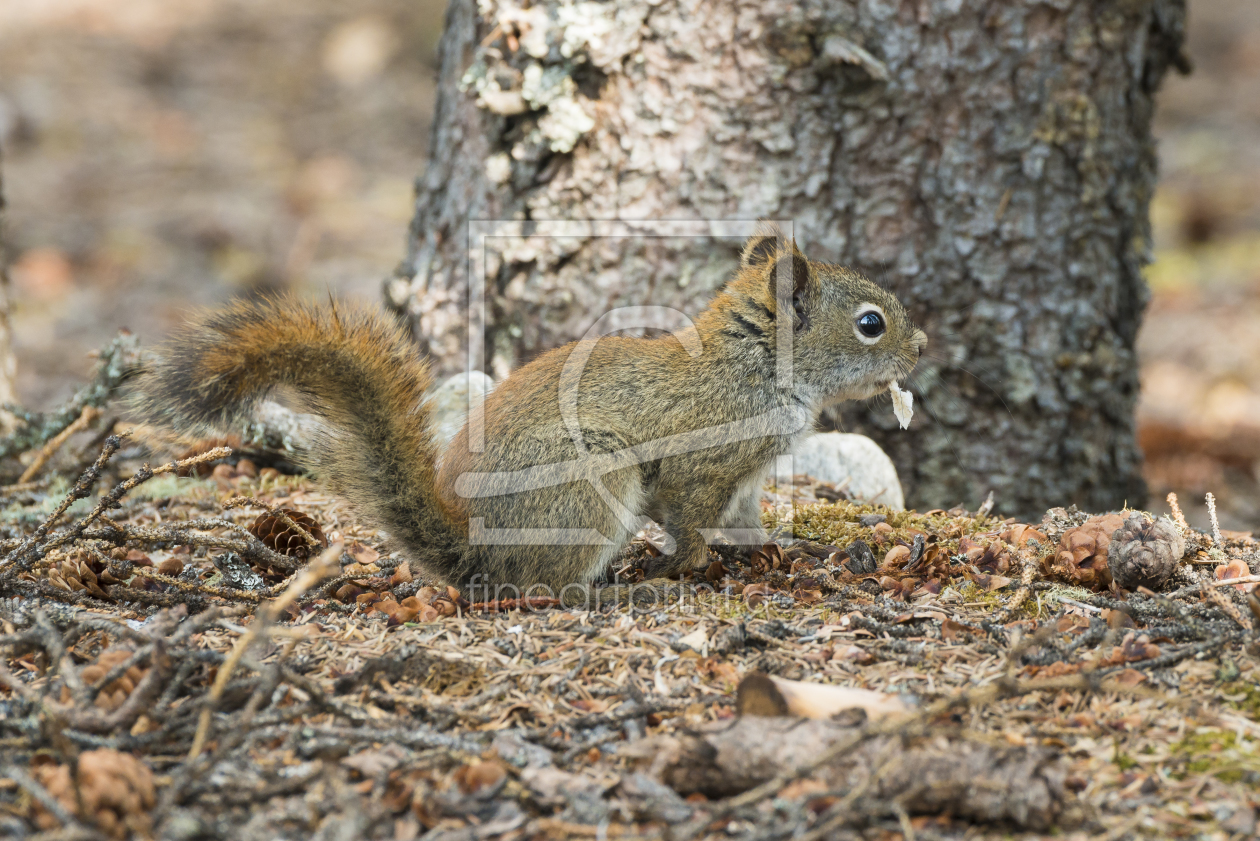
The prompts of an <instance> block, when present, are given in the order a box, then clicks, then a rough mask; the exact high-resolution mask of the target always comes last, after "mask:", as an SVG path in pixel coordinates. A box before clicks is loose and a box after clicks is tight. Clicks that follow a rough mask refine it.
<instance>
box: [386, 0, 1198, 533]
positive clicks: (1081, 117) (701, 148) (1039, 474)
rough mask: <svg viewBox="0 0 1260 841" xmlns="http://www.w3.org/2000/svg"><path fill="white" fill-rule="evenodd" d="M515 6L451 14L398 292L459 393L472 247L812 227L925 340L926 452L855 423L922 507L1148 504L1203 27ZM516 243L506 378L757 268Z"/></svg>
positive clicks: (692, 250) (653, 248) (1034, 0)
mask: <svg viewBox="0 0 1260 841" xmlns="http://www.w3.org/2000/svg"><path fill="white" fill-rule="evenodd" d="M515 2H516V0H480V2H479V3H474V2H473V0H452V2H451V5H450V9H449V12H448V18H447V24H446V32H445V35H444V36H443V40H442V50H441V55H442V59H441V64H442V66H441V81H440V94H439V100H438V109H437V115H436V121H435V127H434V135H433V143H432V146H431V163H430V165H429V168H428V171H427V172H426V173H425V174H424V176H423V177H422V178H421V179H420V180H419V182H418V195H417V202H416V214H415V218H414V221H413V224H412V229H411V239H410V248H409V251H408V255H407V258H406V260H405V261H404V263H403V264H402V265H401V266H400V268H399V271H398V276H397V277H396V278H394V279H393V280H391V281H389V282H388V284H387V290H386V291H387V298H388V299H389V301H390V302H391V304H392V305H393V306H395V307H396V308H398V309H399V311H401V312H405V313H406V314H408V316H409V317H410V319H411V321H412V324H413V326H414V328H415V331H416V333H417V336H418V337H419V338H420V339H421V340H422V342H423V343H424V344H425V345H426V347H427V349H428V350H429V351H430V352H431V353H432V354H434V356H435V357H436V358H437V359H438V360H439V363H440V364H441V365H442V366H444V367H446V368H448V369H455V368H459V367H461V363H462V361H463V351H464V342H465V337H466V332H465V330H466V325H467V323H468V320H467V315H466V309H465V307H466V305H467V290H468V270H467V266H466V264H467V262H468V254H469V251H468V249H469V248H470V247H471V246H476V245H477V243H475V242H474V243H470V242H469V239H468V234H467V230H468V228H467V222H468V220H487V219H490V220H513V219H514V220H525V221H531V220H532V221H537V220H661V219H710V220H714V219H717V220H730V219H743V220H752V219H757V218H769V219H788V220H793V222H794V232H795V236H796V239H797V242H798V243H799V244H800V246H801V248H802V249H803V250H804V251H805V253H806V254H808V255H809V256H810V257H812V258H813V259H817V260H825V261H829V262H837V263H843V264H845V265H849V266H852V267H854V268H857V269H859V270H861V271H863V272H865V273H867V274H868V275H869V276H871V277H873V278H874V279H876V280H877V281H880V282H883V283H886V284H887V285H888V286H889V287H891V288H892V289H893V290H894V291H895V292H896V293H897V294H898V295H899V296H901V298H902V300H903V301H905V302H906V304H907V306H908V307H909V308H910V309H911V311H912V312H913V313H914V314H915V316H916V318H917V319H918V320H919V321H920V323H921V324H922V325H923V326H924V327H925V329H926V330H927V333H928V335H929V336H930V337H931V341H932V346H931V348H930V349H929V354H930V356H929V357H926V358H925V359H924V361H923V363H921V365H920V374H919V375H918V377H917V378H916V380H914V381H913V382H912V385H911V387H912V389H913V390H914V391H915V392H916V393H917V395H918V396H919V402H918V406H920V407H922V409H923V410H924V411H922V412H920V413H919V415H918V416H916V418H915V421H914V423H913V425H912V427H911V429H910V431H909V432H908V433H906V432H902V431H900V430H898V429H897V428H896V421H895V420H894V418H893V415H892V411H891V409H890V408H889V406H888V402H887V400H884V401H882V402H875V403H873V404H871V405H868V406H857V407H849V408H847V409H845V410H844V412H843V417H842V421H843V423H844V426H845V428H846V429H848V430H851V431H861V432H865V433H867V434H869V435H871V436H873V437H874V438H876V439H877V440H878V441H879V442H880V443H881V444H882V445H883V446H884V447H885V449H887V450H888V452H889V454H890V455H892V456H893V458H894V460H895V461H896V463H897V465H898V467H899V469H900V471H901V473H902V479H903V482H905V484H906V486H907V496H908V499H909V501H910V503H911V504H916V505H918V506H921V507H922V506H937V505H951V504H955V503H958V502H964V503H967V504H969V505H971V506H974V505H976V504H977V503H978V502H979V501H980V500H981V499H983V497H984V495H985V493H986V492H987V491H989V490H990V489H992V490H993V491H994V492H995V496H996V500H997V503H998V507H999V510H1002V511H1005V512H1008V513H1020V514H1024V515H1033V514H1036V513H1038V512H1040V511H1042V510H1044V509H1045V508H1046V507H1047V506H1050V505H1066V504H1069V503H1076V504H1078V505H1080V506H1082V507H1087V508H1090V509H1105V508H1114V507H1117V506H1120V505H1121V504H1123V503H1124V502H1125V501H1126V500H1127V501H1128V503H1129V504H1131V505H1134V504H1140V503H1141V502H1142V500H1143V499H1144V497H1145V487H1144V484H1143V482H1142V479H1141V476H1140V473H1139V468H1140V463H1141V456H1140V454H1139V451H1138V449H1137V446H1136V443H1135V436H1134V422H1133V410H1134V404H1135V402H1136V398H1137V387H1138V381H1137V365H1136V359H1135V356H1134V337H1135V334H1136V332H1137V329H1138V324H1139V321H1140V318H1141V313H1142V310H1143V307H1144V306H1145V304H1146V300H1147V290H1146V286H1145V284H1144V282H1143V279H1142V276H1141V271H1140V270H1141V266H1142V264H1143V262H1144V261H1145V260H1146V259H1147V254H1148V249H1149V231H1148V222H1147V206H1148V203H1149V199H1150V195H1151V191H1152V188H1153V185H1154V180H1155V156H1154V148H1153V144H1152V140H1151V136H1150V120H1151V112H1152V108H1153V94H1154V92H1155V89H1156V88H1157V86H1158V84H1159V82H1160V79H1161V78H1162V76H1163V75H1164V72H1165V70H1166V69H1167V67H1168V65H1169V64H1171V63H1178V64H1180V63H1181V62H1182V60H1181V59H1180V58H1179V56H1180V53H1179V50H1180V45H1181V37H1182V24H1183V18H1184V0H1111V2H1098V0H1009V2H1004V3H980V2H969V1H968V0H917V2H916V1H915V0H902V2H890V0H849V2H821V0H813V2H803V3H794V2H787V0H755V2H754V0H734V1H733V2H726V3H701V2H697V0H658V2H644V0H609V2H600V3H595V2H577V3H574V2H571V0H563V2H561V0H535V2H533V3H532V4H530V5H529V7H528V8H521V7H520V6H518V5H514V3H515ZM479 10H481V11H479ZM481 12H484V14H482V13H481ZM526 232H527V231H526ZM503 242H505V243H506V245H505V246H504V247H503V248H501V249H498V250H497V251H492V252H490V253H488V256H487V259H486V262H485V265H484V269H485V272H486V274H485V277H486V283H487V289H489V290H490V292H491V295H492V300H491V304H490V307H489V310H488V312H487V324H486V340H485V346H484V353H485V355H486V359H487V360H488V361H489V367H490V368H491V369H492V373H494V374H495V376H496V377H497V376H501V375H502V374H503V373H504V372H505V371H506V370H508V369H510V368H511V367H514V366H515V365H517V364H518V363H519V362H520V361H522V360H526V359H528V358H530V357H531V356H532V355H534V354H536V353H537V352H538V351H540V350H543V349H546V348H548V347H553V346H555V345H557V344H560V343H563V342H565V341H569V340H571V339H573V338H575V337H579V336H581V335H582V334H583V333H584V332H585V331H586V330H587V329H588V328H589V327H590V326H591V324H593V323H594V322H595V320H596V319H597V318H598V317H599V316H600V315H601V314H603V313H604V312H605V311H607V310H609V309H610V308H612V307H616V306H622V305H626V304H650V305H665V306H673V307H677V308H679V309H682V310H684V311H685V312H695V311H696V310H698V309H699V308H700V307H702V306H703V303H704V301H705V300H706V299H707V298H708V297H709V295H710V294H711V293H712V291H713V290H714V289H715V288H716V287H718V286H719V285H721V283H722V282H723V281H724V280H725V278H726V277H727V276H728V275H729V273H730V272H731V271H732V270H733V269H734V267H735V266H736V243H735V242H734V241H727V240H723V239H721V238H719V237H698V238H696V237H693V238H682V237H673V238H669V237H667V238H656V239H651V238H648V239H644V238H637V239H606V238H599V237H596V236H594V235H590V236H586V235H582V234H581V233H580V232H579V235H577V236H574V237H568V238H563V239H555V238H551V239H546V240H544V241H543V242H541V243H537V242H533V241H530V242H529V243H525V242H524V241H523V240H519V239H508V240H504V241H503ZM478 350H480V348H478ZM477 355H479V354H477V353H475V354H474V357H476V356H477Z"/></svg>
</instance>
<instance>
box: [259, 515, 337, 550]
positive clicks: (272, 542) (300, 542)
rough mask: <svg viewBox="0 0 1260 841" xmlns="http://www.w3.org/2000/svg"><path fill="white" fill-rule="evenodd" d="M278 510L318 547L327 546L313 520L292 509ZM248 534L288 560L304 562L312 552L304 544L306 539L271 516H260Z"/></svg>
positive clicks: (326, 541) (310, 548)
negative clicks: (315, 542)
mask: <svg viewBox="0 0 1260 841" xmlns="http://www.w3.org/2000/svg"><path fill="white" fill-rule="evenodd" d="M280 510H281V511H282V512H284V513H285V514H287V515H288V517H289V519H290V520H292V521H293V522H295V523H297V524H298V525H299V526H301V527H302V528H304V529H306V531H307V533H308V534H310V536H311V537H313V538H315V540H316V541H317V542H318V543H319V545H320V546H322V547H327V546H328V538H327V537H325V536H324V530H323V529H321V528H320V527H319V523H317V522H315V520H314V519H312V518H311V517H309V516H307V515H306V514H303V513H302V512H301V511H295V510H293V509H292V508H281V509H280ZM249 532H250V534H252V535H254V537H257V538H258V539H259V540H261V541H262V542H263V543H264V544H265V545H266V546H267V548H268V549H271V550H272V551H273V552H278V553H279V554H281V555H288V556H289V557H290V558H298V559H299V560H303V561H305V560H306V559H307V558H309V557H310V556H311V554H312V553H313V552H314V549H313V548H312V547H311V545H310V544H309V543H307V542H306V538H304V537H303V536H302V535H301V534H299V533H298V532H297V531H296V530H295V529H293V528H290V527H289V526H288V525H287V524H286V523H285V522H284V520H281V519H280V518H279V517H274V516H272V515H271V514H262V515H260V516H259V517H258V519H257V520H254V524H253V525H252V526H250V527H249Z"/></svg>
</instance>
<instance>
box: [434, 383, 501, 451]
mask: <svg viewBox="0 0 1260 841" xmlns="http://www.w3.org/2000/svg"><path fill="white" fill-rule="evenodd" d="M492 388H494V380H492V379H490V378H489V377H488V376H486V375H485V374H483V373H482V372H481V371H473V372H472V373H471V374H467V373H464V374H456V375H454V376H453V377H451V378H449V379H447V380H446V381H445V382H444V383H442V384H441V385H439V386H438V387H437V388H435V389H433V390H432V391H431V392H429V395H428V396H427V397H426V398H425V400H426V401H427V402H428V403H429V406H430V408H432V410H433V435H434V438H436V439H437V442H438V446H439V447H440V448H442V449H445V448H446V445H447V444H449V443H451V439H452V438H454V437H455V433H457V432H459V428H460V427H461V426H463V425H464V421H465V420H467V419H468V408H469V406H471V405H472V404H473V403H475V402H476V401H479V400H481V399H482V398H483V397H485V396H486V394H487V393H489V391H490V389H492Z"/></svg>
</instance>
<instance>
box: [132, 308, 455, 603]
mask: <svg viewBox="0 0 1260 841" xmlns="http://www.w3.org/2000/svg"><path fill="white" fill-rule="evenodd" d="M432 381H433V380H432V377H431V376H430V374H429V366H428V364H427V362H426V361H424V360H423V359H421V358H420V355H419V353H418V351H417V350H416V347H415V345H414V344H413V343H412V342H411V341H410V340H409V338H408V337H407V335H406V334H405V332H404V331H403V330H402V328H401V327H399V326H398V325H397V324H396V323H394V322H393V321H392V320H391V319H388V318H387V317H386V316H384V315H382V314H380V313H377V312H375V311H372V310H369V309H366V308H359V307H341V306H335V305H328V306H312V305H308V304H304V303H300V302H298V301H296V300H290V299H280V300H264V301H250V302H241V303H236V304H233V305H231V306H229V307H227V308H225V309H221V310H217V311H214V312H212V313H208V314H205V315H202V316H201V317H199V318H197V319H195V320H194V321H193V322H191V323H190V324H189V325H188V326H186V327H185V328H184V329H183V330H181V331H180V332H179V333H178V334H176V335H175V336H174V337H173V338H172V339H171V341H170V342H168V343H167V345H166V346H165V347H164V348H162V349H161V350H160V351H159V358H158V359H157V360H156V361H155V362H153V363H152V364H150V365H149V366H148V367H147V368H146V369H145V371H143V372H142V374H141V376H140V378H139V380H138V382H137V389H136V394H135V396H134V398H133V403H134V405H135V406H136V408H137V409H138V410H139V411H140V413H141V414H142V415H143V417H144V418H145V419H147V420H150V421H152V422H154V423H161V424H164V425H168V426H172V427H174V428H175V429H177V430H179V431H181V432H191V431H197V432H208V431H226V430H228V429H230V428H232V427H234V426H237V425H239V424H240V423H241V422H242V421H243V420H245V419H247V418H248V416H249V412H250V409H251V408H252V407H253V406H254V404H256V403H257V401H258V400H259V399H261V398H262V397H263V396H264V395H265V394H266V393H267V392H268V391H269V390H271V389H272V388H273V387H274V386H277V385H287V386H291V387H292V388H294V389H295V390H296V391H297V392H298V393H299V394H300V395H302V397H303V398H304V399H305V401H306V403H307V406H308V410H309V411H311V412H313V413H315V414H317V415H319V416H321V417H322V418H323V419H324V420H325V422H326V423H327V425H328V429H327V432H326V434H325V435H323V436H322V439H321V440H319V441H318V442H317V443H316V445H315V447H314V448H313V449H312V452H311V453H310V455H309V457H308V458H307V461H308V462H309V466H310V467H312V468H314V469H315V470H316V471H318V472H319V473H320V474H321V475H322V476H323V477H325V478H326V479H327V481H328V482H329V484H330V485H331V486H332V489H333V490H334V491H335V492H337V493H338V494H341V495H342V496H345V497H346V498H347V499H349V500H350V501H351V502H352V503H354V504H355V506H356V507H357V508H358V509H359V510H360V511H361V512H362V513H363V514H364V515H365V516H366V517H367V518H369V519H371V520H374V521H375V522H377V523H378V524H379V525H380V526H381V527H383V528H384V529H385V530H386V531H388V532H389V533H390V535H391V536H392V537H393V538H394V539H395V540H396V541H398V543H399V544H400V548H402V549H403V550H404V551H406V552H407V553H408V554H409V555H410V556H411V558H413V559H414V560H417V561H419V562H420V563H422V564H423V565H425V566H426V567H427V568H428V569H429V570H431V571H432V572H434V573H436V574H438V575H441V576H443V577H444V578H445V577H447V575H448V573H454V572H455V570H456V565H457V564H458V561H459V557H460V556H461V555H462V554H463V548H464V545H465V540H466V538H465V537H464V535H463V534H461V530H460V529H459V528H458V527H457V526H456V525H455V524H454V523H452V522H451V521H449V520H448V519H446V517H445V516H444V515H443V509H442V506H441V503H440V501H439V499H438V493H437V485H436V466H435V459H436V456H437V445H436V444H435V442H434V439H433V436H432V434H431V432H430V420H431V419H430V411H429V408H428V406H427V405H426V404H425V403H424V395H425V392H426V391H427V390H428V388H429V386H430V385H431V383H432Z"/></svg>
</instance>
